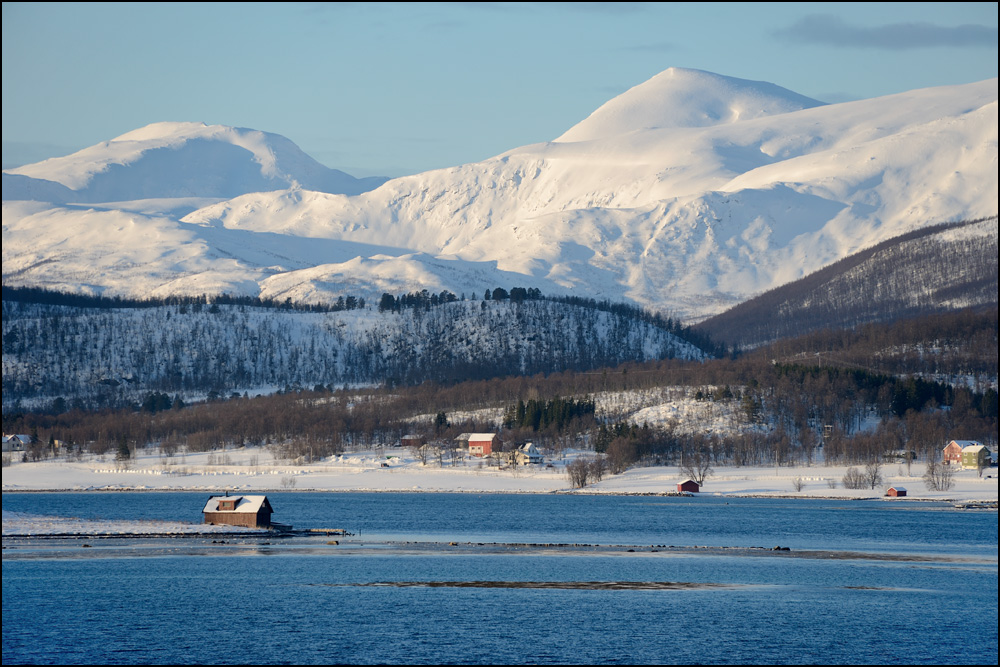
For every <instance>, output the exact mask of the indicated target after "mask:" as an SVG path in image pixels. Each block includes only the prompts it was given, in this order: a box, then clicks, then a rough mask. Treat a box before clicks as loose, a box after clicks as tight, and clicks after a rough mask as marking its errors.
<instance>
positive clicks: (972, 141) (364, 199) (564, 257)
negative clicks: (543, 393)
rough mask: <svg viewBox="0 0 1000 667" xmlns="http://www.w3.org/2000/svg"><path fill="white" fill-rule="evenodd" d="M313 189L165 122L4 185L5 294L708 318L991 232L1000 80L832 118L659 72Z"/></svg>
mask: <svg viewBox="0 0 1000 667" xmlns="http://www.w3.org/2000/svg"><path fill="white" fill-rule="evenodd" d="M293 149H294V150H293ZM324 169H326V168H325V167H322V166H321V165H318V163H315V162H314V161H312V160H311V158H308V156H305V155H304V154H302V153H301V151H298V149H297V148H296V147H295V146H294V144H292V143H291V142H289V141H288V140H286V139H283V138H281V137H278V136H277V135H269V134H266V133H262V132H254V131H251V130H237V129H234V128H225V127H221V126H204V125H200V124H190V123H158V124H155V125H151V126H149V127H147V128H143V129H142V130H137V131H135V132H130V133H128V134H126V135H123V136H122V137H119V138H118V139H116V140H114V141H111V142H107V143H104V144H100V145H98V146H94V147H92V148H89V149H86V150H84V151H80V152H79V153H76V154H74V155H72V156H68V157H66V158H60V159H57V160H46V161H45V162H41V163H38V164H35V165H29V166H26V167H22V168H19V169H16V170H10V171H5V172H4V194H3V198H4V203H3V276H4V284H12V285H39V286H48V287H53V288H60V289H72V290H81V291H88V292H105V293H109V294H128V295H136V296H152V295H159V296H163V295H166V294H172V293H184V294H202V293H213V292H230V293H241V294H246V293H249V294H260V295H261V296H264V297H270V298H281V299H284V298H286V297H291V298H293V299H295V300H335V299H336V297H337V296H338V295H341V294H353V295H356V296H365V297H366V298H370V297H375V298H377V297H378V295H380V294H381V293H382V292H384V291H388V292H390V293H400V292H406V291H412V290H419V289H424V288H426V289H428V290H430V291H432V292H437V291H440V290H443V289H448V290H451V291H453V292H455V293H456V294H458V293H463V292H465V293H469V292H470V290H471V293H473V294H476V293H479V294H481V293H482V291H483V290H484V289H486V288H491V289H492V288H493V287H496V286H504V287H507V288H510V287H512V286H524V287H538V288H540V289H541V290H542V292H544V293H570V294H577V295H580V296H588V297H594V298H609V299H615V300H629V301H632V302H634V303H637V304H639V305H642V306H647V307H651V308H654V309H658V310H663V311H672V312H675V313H678V314H681V315H683V316H684V317H685V318H686V319H689V320H693V319H699V318H702V317H705V316H708V315H710V314H713V313H716V312H719V311H721V310H723V309H724V308H726V307H728V306H730V305H733V304H735V303H738V302H740V301H742V300H744V299H746V298H748V297H751V296H753V295H755V294H757V293H759V292H761V291H764V290H766V289H770V288H772V287H775V286H778V285H781V284H784V283H786V282H789V281H791V280H794V279H797V278H799V277H801V276H803V275H805V274H807V273H809V272H812V271H814V270H816V269H818V268H821V267H822V266H825V265H827V264H829V263H832V262H834V261H836V260H838V259H840V258H842V257H844V256H846V255H848V254H851V253H853V252H855V251H857V250H859V249H861V248H864V247H867V246H870V245H873V244H875V243H878V242H880V241H882V240H885V239H888V238H890V237H893V236H896V235H898V234H900V233H903V232H906V231H909V230H913V229H916V228H920V227H923V226H926V225H929V224H934V223H940V222H946V221H951V220H960V219H969V218H978V217H984V216H988V215H995V214H996V213H997V210H996V209H997V181H998V178H997V175H998V173H997V80H996V79H992V80H988V81H983V82H980V83H974V84H968V85H962V86H949V87H942V88H931V89H925V90H918V91H912V92H909V93H903V94H898V95H892V96H887V97H882V98H876V99H870V100H862V101H858V102H850V103H844V104H831V105H824V104H822V103H820V102H817V101H815V100H811V99H809V98H806V97H803V96H801V95H797V94H795V93H793V92H791V91H788V90H785V89H783V88H780V87H778V86H775V85H773V84H769V83H763V82H754V81H745V80H741V79H734V78H731V77H724V76H720V75H716V74H711V73H708V72H700V71H696V70H684V69H669V70H666V71H665V72H662V73H661V74H659V75H657V76H655V77H653V78H652V79H650V80H649V81H647V82H645V83H643V84H640V85H638V86H636V87H634V88H632V89H631V90H629V91H626V92H625V93H623V94H622V95H619V96H618V97H616V98H614V99H612V100H610V101H609V102H607V103H606V104H604V105H603V106H601V107H600V108H599V109H597V110H596V111H595V112H594V113H593V114H591V115H590V116H589V117H588V118H587V119H585V120H583V121H581V122H580V123H578V124H577V125H575V126H574V127H572V128H570V129H569V130H568V131H567V132H565V133H564V134H563V135H562V136H560V137H559V138H558V139H556V140H555V141H552V142H548V143H543V144H535V145H530V146H525V147H522V148H517V149H514V150H511V151H509V152H507V153H504V154H502V155H499V156H496V157H494V158H491V159H488V160H485V161H483V162H479V163H474V164H466V165H461V166H458V167H453V168H449V169H441V170H436V171H430V172H426V173H422V174H417V175H414V176H407V177H403V178H397V179H393V180H390V181H388V182H386V183H384V184H382V185H381V186H380V187H376V188H375V189H367V188H366V187H364V186H361V187H358V188H357V189H356V190H355V191H351V190H350V189H349V188H347V187H343V186H342V187H333V186H331V185H330V183H331V181H330V178H331V177H330V174H328V173H327V172H335V170H327V171H326V172H324V171H323V170H324ZM335 173H337V174H340V172H335ZM191 174H193V175H196V176H198V178H197V179H193V178H189V177H187V176H184V175H191ZM344 176H346V175H344ZM347 178H350V177H347ZM324 179H326V180H324ZM351 180H352V181H353V179H351ZM350 182H351V181H349V182H348V183H350ZM354 182H355V183H357V182H356V181H354ZM362 190H366V191H362ZM102 199H103V200H104V202H105V203H100V201H101V200H102ZM107 202H115V203H107Z"/></svg>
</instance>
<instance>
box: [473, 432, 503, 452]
mask: <svg viewBox="0 0 1000 667" xmlns="http://www.w3.org/2000/svg"><path fill="white" fill-rule="evenodd" d="M499 451H500V436H498V435H497V434H496V433H470V434H469V456H479V457H482V456H489V455H490V454H492V453H493V452H499Z"/></svg>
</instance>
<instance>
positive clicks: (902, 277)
mask: <svg viewBox="0 0 1000 667" xmlns="http://www.w3.org/2000/svg"><path fill="white" fill-rule="evenodd" d="M997 237H998V234H997V219H996V218H995V217H994V218H990V219H987V220H980V221H975V222H966V223H953V224H948V225H939V226H935V227H931V228H926V229H920V230H917V231H914V232H910V233H909V234H904V235H902V236H899V237H896V238H893V239H890V240H888V241H885V242H883V243H880V244H878V245H877V246H875V247H873V248H868V249H865V250H863V251H861V252H859V253H856V254H854V255H851V256H850V257H846V258H844V259H842V260H840V261H839V262H836V263H834V264H831V265H830V266H828V267H825V268H823V269H821V270H819V271H817V272H815V273H813V274H811V275H809V276H807V277H805V278H803V279H801V280H797V281H795V282H792V283H788V284H786V285H783V286H781V287H778V288H776V289H774V290H771V291H769V292H766V293H764V294H762V295H760V296H757V297H755V298H753V299H750V300H748V301H745V302H743V303H741V304H739V305H737V306H735V307H734V308H731V309H730V310H728V311H726V312H724V313H721V314H719V315H716V316H714V317H711V318H709V319H707V320H705V321H704V322H702V323H700V324H699V326H698V329H699V330H701V331H704V332H705V333H707V334H708V335H709V336H711V337H712V338H713V339H714V340H716V341H718V342H720V343H724V344H727V345H733V346H737V347H743V348H747V347H756V346H758V345H761V344H764V343H769V342H772V341H774V340H777V339H780V338H785V337H790V336H797V335H801V334H805V333H808V332H810V331H815V330H818V329H824V328H830V329H843V328H853V327H855V326H857V325H859V324H863V323H866V322H891V321H894V320H897V319H900V318H905V317H913V316H916V315H923V314H927V313H934V312H940V311H945V310H958V309H963V308H983V307H989V306H992V307H994V308H995V307H996V305H997V240H998V238H997Z"/></svg>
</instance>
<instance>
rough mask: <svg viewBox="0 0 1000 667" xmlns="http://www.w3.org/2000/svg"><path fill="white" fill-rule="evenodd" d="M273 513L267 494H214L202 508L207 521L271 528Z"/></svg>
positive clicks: (245, 526) (246, 526)
mask: <svg viewBox="0 0 1000 667" xmlns="http://www.w3.org/2000/svg"><path fill="white" fill-rule="evenodd" d="M273 513H274V510H273V509H272V508H271V503H269V502H268V501H267V496H229V495H226V496H212V497H211V498H209V499H208V502H207V503H206V504H205V509H203V510H202V514H204V515H205V523H211V524H219V523H221V524H226V525H229V526H243V527H244V528H269V527H270V526H271V514H273Z"/></svg>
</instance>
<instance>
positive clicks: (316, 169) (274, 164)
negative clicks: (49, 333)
mask: <svg viewBox="0 0 1000 667" xmlns="http://www.w3.org/2000/svg"><path fill="white" fill-rule="evenodd" d="M8 175H11V176H19V177H21V178H20V179H17V180H15V179H9V181H8ZM25 179H32V181H27V180H25ZM384 180H385V179H364V180H358V179H355V178H353V177H352V176H350V175H348V174H345V173H344V172H342V171H337V170H336V169H329V168H327V167H324V166H323V165H321V164H320V163H318V162H316V161H315V160H314V159H312V158H311V157H309V156H308V155H306V154H305V153H303V152H302V151H301V150H300V149H299V147H298V146H296V145H295V144H294V143H292V142H291V141H289V140H288V139H286V138H285V137H282V136H280V135H277V134H271V133H268V132H260V131H258V130H249V129H245V128H235V127H227V126H224V125H206V124H205V123H153V124H151V125H147V126H146V127H142V128H139V129H137V130H133V131H131V132H126V133H125V134H123V135H121V136H119V137H116V138H114V139H112V140H110V141H105V142H103V143H100V144H98V145H96V146H91V147H90V148H85V149H83V150H81V151H78V152H76V153H74V154H72V155H68V156H66V157H61V158H52V159H49V160H44V161H43V162H39V163H37V164H33V165H26V166H23V167H18V168H16V169H10V170H7V171H5V172H4V199H5V200H7V199H25V198H33V197H31V196H28V195H31V192H30V191H29V190H30V188H32V187H43V186H46V187H48V188H49V189H51V190H52V191H53V192H55V193H58V194H57V196H59V198H58V199H57V200H56V201H72V202H109V201H111V202H113V201H127V200H134V199H150V198H172V197H215V198H230V197H236V196H239V195H241V194H245V193H247V192H261V191H268V190H281V189H286V188H299V187H302V188H307V189H310V190H318V191H321V192H332V193H343V194H359V193H360V192H363V191H365V190H366V189H370V188H372V187H376V186H377V185H380V184H381V183H382V182H383V181H384ZM33 181H41V182H42V183H41V184H37V185H36V184H35V183H33ZM50 183H55V184H58V185H62V186H63V187H64V188H68V189H69V190H70V192H68V193H67V192H65V191H61V190H58V189H57V188H55V187H54V186H52V185H49V184H50ZM26 191H27V192H26Z"/></svg>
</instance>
